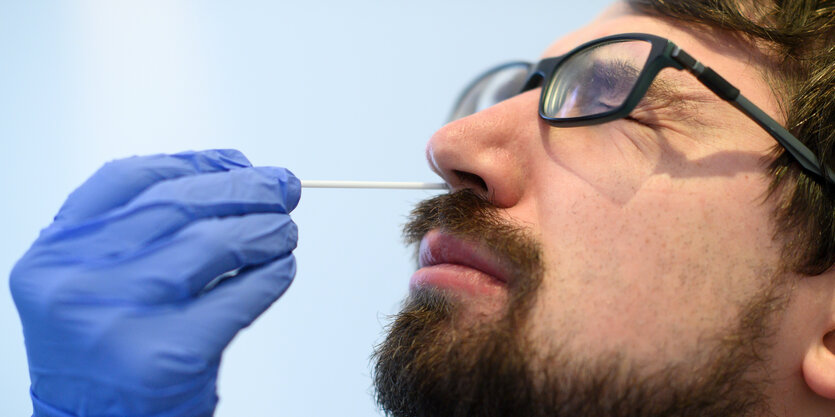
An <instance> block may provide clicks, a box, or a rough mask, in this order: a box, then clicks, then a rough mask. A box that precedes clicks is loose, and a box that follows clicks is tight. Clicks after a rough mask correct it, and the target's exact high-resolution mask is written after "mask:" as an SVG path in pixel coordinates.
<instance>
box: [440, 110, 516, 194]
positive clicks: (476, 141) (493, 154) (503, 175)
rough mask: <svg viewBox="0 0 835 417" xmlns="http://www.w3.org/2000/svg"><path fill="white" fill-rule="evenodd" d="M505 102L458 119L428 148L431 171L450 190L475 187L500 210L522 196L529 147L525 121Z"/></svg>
mask: <svg viewBox="0 0 835 417" xmlns="http://www.w3.org/2000/svg"><path fill="white" fill-rule="evenodd" d="M501 107H503V104H500V105H497V106H493V107H491V108H489V109H487V110H484V111H482V112H479V113H476V114H474V115H471V116H468V117H465V118H463V119H460V120H457V121H454V122H452V123H450V124H448V125H446V126H444V127H443V128H441V129H440V130H438V131H437V132H436V133H435V134H434V135H433V136H432V138H431V139H430V140H429V143H428V144H427V147H426V154H427V159H428V160H429V164H430V166H431V167H432V169H433V170H434V171H435V172H436V173H437V174H438V175H440V176H441V178H443V179H444V180H445V181H446V182H447V183H448V184H449V186H450V190H451V191H453V192H454V191H459V190H462V189H470V190H472V191H473V192H475V193H476V194H478V195H480V196H482V197H484V198H485V199H487V200H489V201H490V202H491V203H492V204H494V205H496V206H497V207H501V208H508V207H512V206H513V205H515V204H516V203H517V202H518V200H519V199H520V198H521V196H522V194H523V186H524V181H523V178H524V170H525V168H524V166H523V165H524V164H523V156H524V155H525V147H526V146H527V145H526V144H525V143H524V142H525V141H524V140H523V139H522V138H523V136H522V133H520V132H519V131H518V129H517V128H518V125H517V124H516V123H514V122H521V121H520V120H519V119H518V117H519V116H518V115H516V114H515V113H510V114H503V113H502V112H508V111H510V110H511V109H509V108H501Z"/></svg>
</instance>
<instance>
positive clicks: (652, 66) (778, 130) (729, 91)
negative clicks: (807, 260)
mask: <svg viewBox="0 0 835 417" xmlns="http://www.w3.org/2000/svg"><path fill="white" fill-rule="evenodd" d="M628 40H640V41H646V42H649V43H650V44H651V49H650V52H649V56H648V58H647V62H646V64H645V65H644V67H643V69H642V70H641V73H640V74H639V75H638V79H637V80H636V82H635V86H634V87H633V89H632V91H630V92H629V95H628V96H627V98H626V100H624V102H623V104H621V106H620V107H617V108H615V109H613V110H610V111H607V112H604V113H600V114H596V115H591V116H581V117H573V118H556V117H549V116H547V114H546V112H545V103H546V95H547V94H546V91H547V86H548V85H549V83H550V82H552V77H554V74H556V72H557V70H558V69H559V67H560V65H561V64H562V63H563V62H565V61H566V60H567V59H568V58H570V57H571V56H573V55H575V54H577V53H579V52H582V51H585V50H586V49H588V48H592V47H596V46H600V45H602V44H606V43H613V42H618V41H628ZM512 65H528V68H531V67H533V69H532V70H531V71H530V74H529V75H528V77H527V79H526V80H525V83H524V84H523V85H524V87H523V88H522V90H521V91H520V92H519V93H520V94H521V93H523V92H526V91H529V90H532V89H534V88H537V87H539V86H543V88H542V93H541V95H540V99H539V117H540V118H542V119H543V120H545V121H546V122H548V123H549V124H550V125H552V126H555V127H575V126H588V125H594V124H600V123H606V122H610V121H612V120H617V119H621V118H624V117H627V116H629V114H630V113H631V112H632V110H634V109H635V106H637V105H638V103H639V102H640V101H641V99H643V97H644V94H646V92H647V90H648V89H649V87H650V85H651V84H652V82H653V80H655V77H656V76H657V75H658V73H659V72H661V70H663V69H665V68H675V69H677V70H687V71H688V72H690V73H691V74H693V75H694V76H695V77H696V79H698V80H699V82H701V83H702V84H703V85H704V86H705V87H707V88H708V89H710V90H711V91H713V92H714V93H715V94H716V95H717V96H718V97H719V98H721V99H723V100H725V101H727V102H729V103H731V105H733V106H734V107H736V108H737V109H739V110H740V111H741V112H742V113H743V114H745V115H746V116H748V117H749V118H750V119H751V120H753V121H754V122H755V123H757V124H758V125H760V127H762V128H763V129H765V131H766V132H768V133H769V134H770V135H771V136H772V137H773V138H774V139H775V140H776V141H777V142H778V143H779V144H780V145H781V146H783V148H785V149H786V151H788V152H789V154H790V155H791V156H792V157H793V158H794V159H795V160H796V161H797V162H798V163H799V164H800V165H801V166H802V167H803V168H804V169H806V170H807V171H809V172H811V173H813V174H815V175H816V176H817V177H819V178H821V179H823V180H824V181H826V182H829V183H830V184H833V185H835V173H833V172H832V170H831V169H830V168H829V167H826V166H822V165H821V163H820V162H819V160H818V158H817V157H816V156H815V154H814V153H813V152H812V151H811V150H810V149H809V148H808V147H807V146H806V145H804V144H803V143H802V142H800V140H798V139H797V138H796V137H795V136H794V135H792V134H791V133H790V132H789V131H788V130H786V129H785V128H784V127H783V126H782V125H780V123H778V122H777V121H776V120H774V119H773V118H771V116H769V115H768V114H766V113H765V112H764V111H763V110H762V109H760V108H759V107H757V106H756V105H754V104H753V103H751V102H750V101H749V100H748V99H747V98H746V97H745V96H743V95H742V94H740V92H739V89H738V88H736V87H734V86H733V85H732V84H731V83H729V82H728V81H727V80H725V79H724V78H723V77H722V76H720V75H719V74H717V73H716V72H715V71H714V70H712V69H711V68H710V67H707V66H705V65H703V64H702V63H700V62H699V61H697V60H696V59H694V58H693V57H692V56H690V54H688V53H686V52H684V51H683V50H682V49H681V48H679V47H678V46H677V45H676V44H674V43H673V42H672V41H670V40H669V39H666V38H662V37H660V36H655V35H650V34H646V33H624V34H619V35H612V36H606V37H603V38H599V39H595V40H593V41H590V42H586V43H584V44H582V45H580V46H578V47H576V48H574V49H573V50H571V51H570V52H568V53H566V54H565V55H561V56H558V57H553V58H545V59H543V60H542V61H540V62H539V63H537V64H536V65H531V64H526V63H523V62H513V63H510V64H505V65H502V66H500V67H497V68H494V69H492V70H490V71H488V72H487V73H485V74H483V75H482V76H481V77H479V79H478V80H477V81H476V82H474V83H472V84H470V87H468V89H467V90H465V93H464V95H466V91H468V90H469V88H471V87H472V86H474V85H476V84H477V82H478V81H479V80H481V79H483V78H484V77H486V76H488V75H490V74H493V73H495V72H496V71H498V70H500V69H504V68H507V67H508V66H512ZM464 95H462V96H461V99H459V102H460V100H462V99H463V97H464ZM456 107H458V106H457V105H456Z"/></svg>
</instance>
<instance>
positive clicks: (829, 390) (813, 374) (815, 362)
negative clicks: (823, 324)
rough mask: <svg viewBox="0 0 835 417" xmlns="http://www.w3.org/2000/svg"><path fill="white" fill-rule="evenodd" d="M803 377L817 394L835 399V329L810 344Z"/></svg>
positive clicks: (804, 359)
mask: <svg viewBox="0 0 835 417" xmlns="http://www.w3.org/2000/svg"><path fill="white" fill-rule="evenodd" d="M803 378H804V379H805V380H806V385H808V386H809V388H811V389H812V391H814V392H815V393H816V394H818V395H820V396H821V397H824V398H827V399H830V400H833V399H835V330H832V331H830V332H828V333H826V334H825V335H823V337H821V338H820V339H819V340H818V341H817V342H816V343H813V344H812V345H811V346H809V350H808V351H807V352H806V355H805V357H804V358H803Z"/></svg>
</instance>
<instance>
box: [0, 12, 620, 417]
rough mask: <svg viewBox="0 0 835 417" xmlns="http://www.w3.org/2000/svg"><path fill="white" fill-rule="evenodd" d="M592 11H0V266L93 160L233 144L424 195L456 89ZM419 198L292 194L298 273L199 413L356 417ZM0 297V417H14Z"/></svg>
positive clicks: (274, 160) (293, 164)
mask: <svg viewBox="0 0 835 417" xmlns="http://www.w3.org/2000/svg"><path fill="white" fill-rule="evenodd" d="M606 3H608V1H606V0H586V1H583V2H580V3H579V4H578V2H565V1H556V0H550V1H537V0H523V1H514V2H511V1H506V0H504V1H499V0H466V1H451V0H447V1H444V0H421V1H413V2H396V1H384V0H379V1H372V0H360V1H350V2H346V1H338V0H319V1H315V2H302V1H295V2H289V1H257V0H256V1H249V0H248V1H234V2H231V1H230V2H220V1H205V2H196V1H195V2H181V1H109V0H107V1H105V0H103V1H77V2H40V1H38V2H34V1H33V2H30V1H22V0H21V1H16V2H13V1H8V0H0V150H1V151H2V163H0V198H1V199H2V204H0V227H1V229H0V230H2V238H0V271H2V274H3V275H4V276H7V275H8V271H9V270H10V269H11V267H12V265H13V264H14V262H15V260H16V259H17V258H19V257H20V256H21V255H22V254H23V252H24V251H25V250H26V248H27V247H28V246H29V244H30V243H31V242H32V240H33V239H34V238H35V236H36V235H37V232H38V230H39V229H40V228H42V227H44V226H46V225H47V224H48V223H49V222H50V220H51V218H52V216H53V215H54V213H55V212H56V210H57V209H58V207H59V206H60V205H61V203H62V201H63V200H64V198H65V197H66V195H67V194H68V193H69V192H70V191H72V189H73V188H74V187H76V186H77V185H78V184H80V183H81V182H82V181H83V180H84V179H85V178H86V177H88V176H89V175H90V174H92V173H93V172H94V171H95V170H96V169H97V168H98V167H99V166H101V165H102V164H103V163H104V162H106V161H108V160H111V159H115V158H121V157H125V156H129V155H134V154H148V153H159V152H176V151H180V150H186V149H206V148H217V147H223V148H228V147H232V148H237V149H240V150H241V151H243V152H244V153H245V154H246V155H247V156H248V157H249V158H250V159H251V160H252V161H253V163H255V164H256V165H279V166H286V167H288V168H290V169H291V170H293V171H294V172H295V173H296V174H297V175H298V176H299V177H300V178H302V179H358V180H392V181H437V177H435V176H434V175H433V174H432V173H431V172H430V171H429V169H428V168H427V164H426V162H425V160H424V146H425V142H426V140H427V139H428V138H429V136H430V135H431V134H432V132H433V131H434V130H435V129H437V128H438V127H439V126H440V125H441V124H442V123H443V121H444V119H445V117H446V115H447V112H448V111H449V107H450V104H451V103H452V101H453V100H454V98H455V97H456V96H457V94H458V92H459V91H460V88H461V87H463V86H464V85H465V84H466V83H467V82H468V81H470V79H471V78H472V77H473V76H475V75H476V74H478V73H479V72H481V71H482V70H484V69H486V68H488V67H490V66H492V65H494V64H497V63H500V62H502V61H506V60H510V59H528V60H535V59H536V58H537V57H538V56H539V54H540V53H541V51H542V50H543V49H544V48H545V47H546V46H547V45H548V44H550V43H551V41H552V40H553V39H555V38H557V37H559V36H561V35H563V34H565V33H566V32H568V31H570V30H573V29H575V28H577V27H579V26H581V25H582V24H584V23H585V22H586V21H588V20H589V19H590V18H592V17H593V16H594V15H596V14H597V13H598V12H599V11H600V10H601V9H602V8H603V7H604V5H605V4H606ZM431 195H432V193H430V192H425V191H377V190H372V191H355V190H305V191H304V193H303V196H302V200H301V203H300V204H299V206H298V208H297V209H296V211H295V212H294V218H295V220H296V222H297V223H298V225H299V234H300V238H299V247H298V250H297V251H296V255H297V259H298V274H297V277H296V281H295V283H294V284H293V286H292V287H291V288H290V290H289V291H288V292H287V293H286V294H285V296H284V298H282V300H280V302H278V303H277V304H276V305H274V306H273V307H272V308H271V309H270V310H269V311H268V312H267V313H265V314H264V316H262V317H261V318H260V319H259V320H258V321H256V322H255V324H254V325H253V326H252V327H251V328H249V329H247V330H245V331H243V332H242V333H241V334H240V335H239V337H238V338H237V339H236V340H235V341H234V342H233V343H232V345H231V347H230V348H229V349H228V350H227V352H226V355H225V357H224V362H223V366H222V369H221V374H220V383H219V385H220V387H219V393H220V396H221V402H220V405H219V407H218V411H217V413H216V415H218V416H279V415H280V416H372V415H377V414H378V412H377V411H376V407H375V405H374V403H373V400H372V395H371V393H372V391H371V386H370V378H369V373H370V372H369V365H368V363H369V362H368V356H369V354H370V352H371V348H372V346H373V345H374V344H375V343H376V342H378V341H379V340H380V337H381V327H382V324H383V323H385V322H386V319H385V318H386V315H388V314H391V313H394V312H395V311H396V310H397V309H398V306H399V303H400V300H401V299H402V298H403V296H404V295H405V294H406V290H407V284H408V278H409V276H410V275H411V273H412V272H413V261H412V258H411V250H408V249H406V248H404V247H403V245H402V244H401V241H400V234H399V231H400V226H401V225H402V223H403V222H404V219H405V216H406V214H407V213H408V212H409V210H410V208H411V207H412V205H413V204H414V203H416V202H417V201H420V200H422V199H424V198H427V197H429V196H431ZM6 288H7V286H5V284H4V288H3V289H2V290H0V334H2V340H0V364H2V366H0V416H25V415H29V414H30V413H31V405H30V402H29V397H28V384H29V379H28V373H27V369H26V357H25V351H24V348H23V338H22V335H21V329H20V323H19V321H18V318H17V313H16V311H15V309H14V305H13V303H12V300H11V297H10V295H9V292H8V290H7V289H6Z"/></svg>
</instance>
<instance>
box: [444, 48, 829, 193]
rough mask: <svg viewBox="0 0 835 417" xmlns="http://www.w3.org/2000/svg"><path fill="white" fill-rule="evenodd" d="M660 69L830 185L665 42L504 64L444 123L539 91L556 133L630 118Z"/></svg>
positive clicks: (726, 87)
mask: <svg viewBox="0 0 835 417" xmlns="http://www.w3.org/2000/svg"><path fill="white" fill-rule="evenodd" d="M664 68H675V69H677V70H687V71H689V72H690V73H692V74H693V75H695V76H696V78H697V79H698V80H699V81H700V82H701V83H702V84H704V85H705V86H706V87H707V88H708V89H710V90H711V91H713V92H714V93H715V94H716V95H717V96H719V97H720V98H722V99H723V100H726V101H728V102H730V103H731V104H732V105H733V106H734V107H736V108H737V109H739V110H740V111H741V112H742V113H744V114H745V115H746V116H748V117H749V118H751V120H753V121H754V122H756V123H757V124H758V125H760V126H761V127H762V128H763V129H765V130H766V131H767V132H768V133H769V134H770V135H771V136H773V137H774V139H776V140H777V142H778V143H780V145H782V146H783V147H784V148H785V149H786V151H788V152H789V154H791V155H792V157H794V159H795V160H797V162H798V163H800V165H801V166H802V167H803V168H804V169H806V170H807V171H809V172H811V173H813V174H815V175H816V176H818V177H819V178H822V179H824V180H825V181H828V182H830V183H832V184H835V174H833V172H832V170H831V169H829V167H826V166H822V165H821V163H820V162H819V161H818V158H817V157H815V154H814V153H813V152H812V151H811V150H810V149H809V148H808V147H806V145H804V144H803V143H801V142H800V141H799V140H798V139H797V138H796V137H794V135H792V134H791V133H789V131H787V130H786V129H785V128H784V127H783V126H781V125H780V124H779V123H777V121H775V120H774V119H772V118H771V117H770V116H768V115H767V114H766V113H765V112H764V111H763V110H762V109H760V108H759V107H757V106H755V105H754V104H753V103H751V102H750V101H748V99H747V98H745V97H744V96H743V95H742V94H740V93H739V90H738V89H737V88H736V87H734V86H733V85H731V84H730V83H729V82H728V81H726V80H725V79H724V78H722V77H721V76H720V75H719V74H717V73H716V72H715V71H713V70H712V69H710V68H709V67H706V66H704V65H702V64H701V63H700V62H699V61H696V60H695V59H694V58H693V57H691V56H690V55H689V54H687V53H686V52H684V51H683V50H681V48H679V47H678V46H676V45H675V44H674V43H673V42H671V41H669V40H668V39H665V38H661V37H658V36H654V35H648V34H643V33H627V34H622V35H613V36H607V37H605V38H600V39H597V40H593V41H591V42H588V43H585V44H583V45H581V46H579V47H577V48H575V49H574V50H572V51H571V52H569V53H567V54H565V55H562V56H558V57H554V58H546V59H543V60H542V61H540V62H539V63H537V64H536V65H533V64H530V63H527V62H510V63H507V64H504V65H501V66H498V67H496V68H493V69H491V70H489V71H487V72H486V73H484V74H483V75H481V76H480V77H479V78H477V79H476V80H475V81H474V82H473V83H471V84H470V85H469V86H468V87H467V88H466V89H465V90H464V92H463V93H462V94H461V96H460V98H459V99H458V101H457V102H456V104H455V107H454V108H453V112H452V115H451V117H450V121H452V120H457V119H460V118H462V117H465V116H469V115H471V114H473V113H476V112H478V111H481V110H483V109H485V108H487V107H489V106H492V105H494V104H496V103H498V102H500V101H503V100H505V99H508V98H510V97H513V96H515V95H517V94H521V93H523V92H525V91H528V90H532V89H534V88H537V87H539V86H542V94H541V95H540V100H539V117H541V118H542V119H543V120H545V121H547V122H548V123H549V124H551V125H552V126H556V127H573V126H586V125H594V124H600V123H606V122H609V121H612V120H616V119H620V118H624V117H627V116H629V114H630V113H631V112H632V110H634V109H635V106H637V105H638V103H639V102H640V101H641V99H643V98H644V95H645V94H646V93H647V90H649V87H650V85H651V84H652V82H653V80H654V79H655V77H656V75H658V73H659V72H660V71H661V70H662V69H664Z"/></svg>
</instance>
